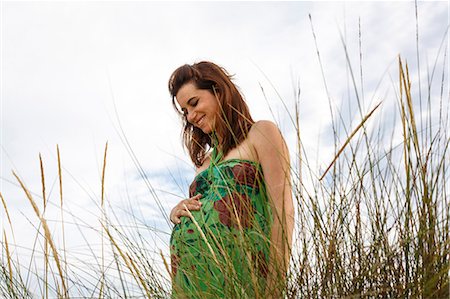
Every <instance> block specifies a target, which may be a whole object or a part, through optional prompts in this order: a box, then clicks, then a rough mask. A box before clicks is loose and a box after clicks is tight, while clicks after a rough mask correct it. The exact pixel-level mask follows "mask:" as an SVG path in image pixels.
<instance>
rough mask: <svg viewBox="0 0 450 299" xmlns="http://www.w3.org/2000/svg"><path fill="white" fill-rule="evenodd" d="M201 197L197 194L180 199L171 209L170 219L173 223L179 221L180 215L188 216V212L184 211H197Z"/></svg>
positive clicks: (200, 204)
mask: <svg viewBox="0 0 450 299" xmlns="http://www.w3.org/2000/svg"><path fill="white" fill-rule="evenodd" d="M201 197H202V195H201V194H197V195H195V196H192V197H191V198H188V199H183V200H182V201H180V202H179V203H178V204H177V205H176V206H175V207H174V208H173V209H172V213H171V217H170V220H171V221H172V222H173V223H175V224H179V223H181V219H180V218H181V217H189V214H190V212H188V211H186V209H188V210H189V211H198V210H200V208H201V206H202V203H201V202H200V201H199V199H200V198H201Z"/></svg>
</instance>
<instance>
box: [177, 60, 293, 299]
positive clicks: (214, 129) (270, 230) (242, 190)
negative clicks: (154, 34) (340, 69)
mask: <svg viewBox="0 0 450 299" xmlns="http://www.w3.org/2000/svg"><path fill="white" fill-rule="evenodd" d="M169 91H170V93H171V95H172V102H173V105H174V107H175V109H176V110H177V111H178V112H179V113H180V115H181V117H182V120H183V125H184V128H183V141H184V144H185V146H186V148H187V150H188V152H189V155H190V157H191V160H192V162H193V163H194V165H195V167H196V176H195V178H194V180H193V182H192V184H191V185H190V188H189V198H187V199H184V200H182V201H180V202H179V203H178V204H177V205H176V206H175V207H174V208H173V209H172V211H171V214H170V219H171V221H172V222H173V223H174V224H175V226H174V228H173V232H172V236H171V240H170V252H171V266H172V285H173V289H172V296H173V298H280V297H282V296H283V290H284V288H285V282H286V272H287V268H288V265H289V258H290V249H291V244H292V230H293V222H294V210H293V202H292V194H291V183H290V162H289V153H288V149H287V147H286V144H285V142H284V139H283V137H282V135H281V133H280V131H279V130H278V128H277V126H276V125H275V124H274V123H272V122H270V121H258V122H254V121H253V119H252V117H251V115H250V112H249V109H248V107H247V104H246V103H245V101H244V99H243V97H242V95H241V94H240V92H239V90H238V89H237V87H236V85H235V84H234V83H233V82H232V80H231V76H230V75H229V74H228V72H227V71H226V70H225V69H223V68H222V67H220V66H218V65H216V64H214V63H212V62H207V61H203V62H199V63H195V64H193V65H183V66H181V67H179V68H178V69H176V70H175V71H174V73H173V74H172V76H171V77H170V80H169Z"/></svg>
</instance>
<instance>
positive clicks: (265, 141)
mask: <svg viewBox="0 0 450 299" xmlns="http://www.w3.org/2000/svg"><path fill="white" fill-rule="evenodd" d="M249 139H250V141H251V143H252V145H253V146H254V147H255V149H256V150H258V147H260V146H267V145H269V144H276V143H279V142H280V141H282V140H283V136H282V135H281V132H280V129H279V128H278V126H277V125H276V124H275V123H273V122H272V121H270V120H260V121H257V122H255V123H254V124H253V126H252V128H251V130H250V132H249Z"/></svg>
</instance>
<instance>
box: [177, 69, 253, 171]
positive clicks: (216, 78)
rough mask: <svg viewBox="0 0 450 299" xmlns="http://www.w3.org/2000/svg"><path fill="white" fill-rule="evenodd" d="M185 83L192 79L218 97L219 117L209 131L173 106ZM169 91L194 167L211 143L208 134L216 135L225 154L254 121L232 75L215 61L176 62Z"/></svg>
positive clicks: (245, 133)
mask: <svg viewBox="0 0 450 299" xmlns="http://www.w3.org/2000/svg"><path fill="white" fill-rule="evenodd" d="M186 83H193V84H194V85H195V86H196V88H198V89H205V90H209V91H210V92H211V93H213V94H214V95H215V96H216V98H217V99H218V102H219V107H220V108H219V109H221V113H220V115H221V117H220V120H219V121H218V123H217V124H216V127H215V128H214V130H213V132H212V133H211V134H205V133H204V132H203V131H202V130H201V129H199V128H197V127H195V126H194V125H192V124H191V123H189V122H188V121H187V118H186V116H185V115H184V114H183V113H182V112H180V111H179V110H178V108H177V105H176V100H175V97H176V95H177V93H178V91H179V90H180V88H181V87H182V86H183V85H184V84H186ZM169 92H170V94H171V96H172V105H173V107H174V108H175V110H176V111H177V112H178V113H179V114H180V115H181V116H182V119H183V127H184V128H183V133H182V139H183V141H184V145H185V146H186V148H187V149H188V151H189V155H190V157H191V160H192V162H193V163H194V164H195V165H196V166H197V167H199V166H201V165H202V163H203V160H204V157H205V153H206V150H207V149H208V147H212V146H213V144H212V143H213V139H214V137H213V136H212V134H217V135H218V136H220V140H221V144H219V147H220V149H221V151H222V153H223V156H226V154H227V153H228V152H229V151H230V150H231V149H233V148H235V147H236V146H237V145H238V144H240V143H241V142H242V141H243V140H244V139H245V138H246V137H247V134H248V132H249V130H250V128H251V126H252V125H253V123H254V121H253V119H252V117H251V115H250V112H249V109H248V106H247V104H246V103H245V101H244V98H243V97H242V95H241V93H240V92H239V90H238V88H237V86H236V85H235V84H234V83H233V82H232V76H231V75H230V74H229V73H228V72H227V71H226V70H225V69H224V68H222V67H220V66H218V65H216V64H215V63H212V62H209V61H202V62H198V63H194V64H192V65H189V64H185V65H182V66H180V67H179V68H177V69H176V70H175V71H174V72H173V73H172V75H171V76H170V79H169Z"/></svg>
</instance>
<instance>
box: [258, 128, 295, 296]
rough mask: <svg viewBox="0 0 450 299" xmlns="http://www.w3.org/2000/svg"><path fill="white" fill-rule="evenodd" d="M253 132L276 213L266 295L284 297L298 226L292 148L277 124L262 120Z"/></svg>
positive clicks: (274, 213)
mask: <svg viewBox="0 0 450 299" xmlns="http://www.w3.org/2000/svg"><path fill="white" fill-rule="evenodd" d="M251 131H253V132H252V133H251V136H252V137H251V139H252V144H253V146H254V147H255V150H256V153H257V155H258V160H259V162H260V163H261V166H262V170H263V172H264V179H265V182H266V186H267V191H268V195H269V200H270V204H271V208H272V214H273V225H272V231H271V236H270V237H271V238H270V241H271V243H270V260H269V268H268V270H269V273H268V281H267V287H266V290H267V291H266V294H267V295H268V297H269V298H280V297H281V294H282V289H283V288H284V286H285V281H286V272H287V269H288V267H289V259H290V255H291V252H290V250H291V245H292V233H293V228H294V206H293V201H292V187H291V179H290V159H289V151H288V148H287V146H286V143H285V141H284V139H283V136H282V135H281V132H280V130H279V129H278V127H277V126H276V125H275V124H274V123H272V122H270V121H259V122H257V123H255V124H254V127H252V130H251Z"/></svg>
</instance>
